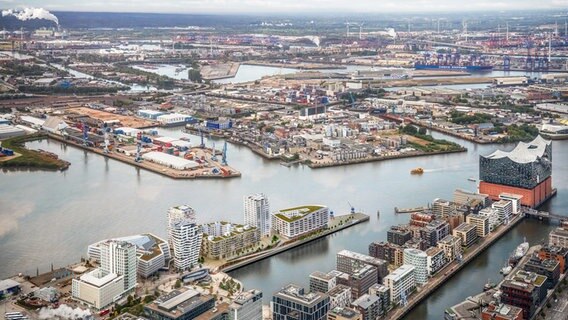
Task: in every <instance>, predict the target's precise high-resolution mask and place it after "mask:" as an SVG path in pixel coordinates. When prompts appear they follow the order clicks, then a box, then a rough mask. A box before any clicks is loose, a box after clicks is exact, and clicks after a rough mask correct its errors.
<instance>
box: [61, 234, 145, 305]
mask: <svg viewBox="0 0 568 320" xmlns="http://www.w3.org/2000/svg"><path fill="white" fill-rule="evenodd" d="M99 248H100V267H99V268H97V269H94V270H93V271H91V272H89V273H86V274H83V275H81V276H80V277H79V278H78V279H77V278H76V279H73V281H72V284H71V296H72V297H73V299H75V300H77V301H79V302H81V303H84V304H86V305H88V306H90V307H92V308H95V309H98V310H100V309H103V308H105V307H107V306H109V305H110V304H112V303H114V302H116V301H117V300H118V299H120V298H121V297H123V296H124V295H126V294H127V293H128V292H130V291H132V290H134V288H135V287H136V270H137V266H136V265H137V258H136V246H135V245H133V244H131V243H128V242H124V241H114V240H108V241H106V242H103V243H100V244H99Z"/></svg>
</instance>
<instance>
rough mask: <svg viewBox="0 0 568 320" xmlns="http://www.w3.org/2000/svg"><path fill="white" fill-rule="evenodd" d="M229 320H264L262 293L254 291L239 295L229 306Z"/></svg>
mask: <svg viewBox="0 0 568 320" xmlns="http://www.w3.org/2000/svg"><path fill="white" fill-rule="evenodd" d="M229 320H262V292H261V291H259V290H254V289H253V290H249V291H244V292H241V293H239V294H238V295H237V296H236V297H235V298H234V299H233V303H231V305H230V306H229Z"/></svg>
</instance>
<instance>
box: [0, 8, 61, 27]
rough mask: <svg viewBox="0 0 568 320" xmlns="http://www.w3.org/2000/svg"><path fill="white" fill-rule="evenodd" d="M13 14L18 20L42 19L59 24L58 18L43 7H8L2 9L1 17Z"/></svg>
mask: <svg viewBox="0 0 568 320" xmlns="http://www.w3.org/2000/svg"><path fill="white" fill-rule="evenodd" d="M7 16H13V17H16V18H17V19H18V20H21V21H27V20H32V19H44V20H49V21H53V22H55V23H56V24H57V25H59V19H57V17H56V16H55V15H54V14H53V13H51V12H49V11H47V10H45V9H44V8H23V9H8V10H2V17H7Z"/></svg>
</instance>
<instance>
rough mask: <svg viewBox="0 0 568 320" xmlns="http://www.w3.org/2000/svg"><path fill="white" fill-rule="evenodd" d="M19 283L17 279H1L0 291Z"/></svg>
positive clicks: (17, 285) (16, 285)
mask: <svg viewBox="0 0 568 320" xmlns="http://www.w3.org/2000/svg"><path fill="white" fill-rule="evenodd" d="M19 286H20V283H19V282H17V281H14V280H12V279H6V280H2V281H0V291H5V290H8V289H12V288H15V287H19Z"/></svg>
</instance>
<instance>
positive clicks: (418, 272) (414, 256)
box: [403, 249, 428, 285]
mask: <svg viewBox="0 0 568 320" xmlns="http://www.w3.org/2000/svg"><path fill="white" fill-rule="evenodd" d="M403 261H404V264H405V265H411V266H413V267H414V281H415V282H416V284H419V285H423V284H425V283H426V282H428V255H427V254H426V253H425V252H424V251H422V250H418V249H404V258H403Z"/></svg>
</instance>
